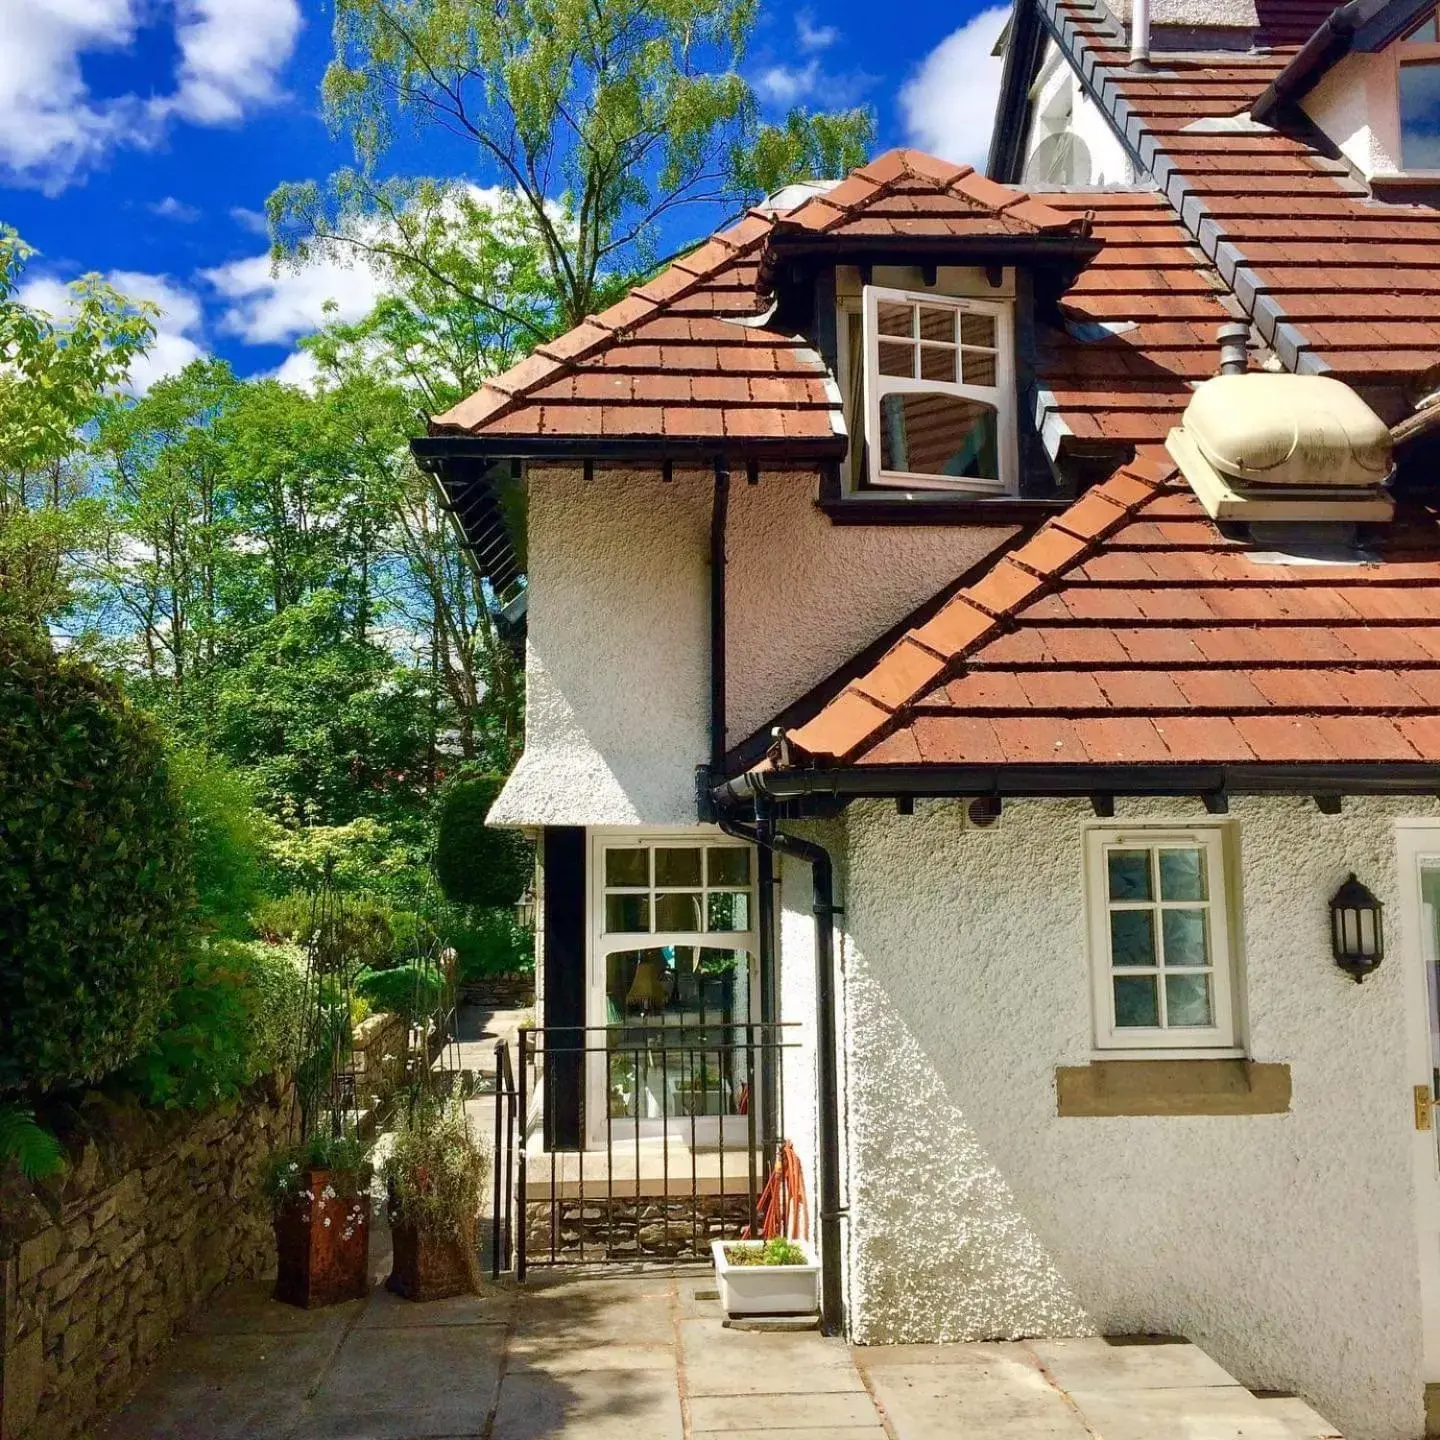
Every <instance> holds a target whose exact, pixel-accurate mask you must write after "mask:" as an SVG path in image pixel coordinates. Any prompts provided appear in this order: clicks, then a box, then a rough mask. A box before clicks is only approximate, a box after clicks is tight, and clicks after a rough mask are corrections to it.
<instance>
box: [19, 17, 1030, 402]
mask: <svg viewBox="0 0 1440 1440" xmlns="http://www.w3.org/2000/svg"><path fill="white" fill-rule="evenodd" d="M0 17H3V24H4V34H5V39H4V41H3V42H0V222H4V223H6V224H9V225H12V226H14V227H15V228H16V229H18V230H19V231H20V233H21V235H22V236H23V237H24V238H25V239H26V240H27V241H28V242H29V243H30V244H32V245H34V246H35V247H37V249H38V250H39V251H40V252H41V253H40V255H39V257H37V259H36V260H35V261H33V262H32V264H31V266H30V268H29V270H28V271H27V291H26V298H27V299H29V300H30V301H31V302H32V303H35V304H39V305H42V306H47V307H49V308H56V307H58V306H59V305H61V304H62V303H63V291H62V290H61V284H62V283H63V281H65V280H67V279H70V278H73V277H74V276H75V275H77V274H79V273H81V272H82V271H90V270H95V271H100V272H102V273H105V274H106V275H108V276H110V277H111V278H112V279H113V280H114V281H115V282H116V283H118V284H119V285H120V286H121V288H123V289H125V290H126V291H127V292H128V293H132V294H136V295H144V296H147V297H148V298H152V299H154V300H156V301H157V302H158V303H159V304H160V305H161V306H162V308H163V310H164V312H165V314H164V318H163V320H162V321H161V324H160V336H159V339H158V341H157V344H156V346H155V348H154V351H153V353H152V355H151V357H150V359H149V361H148V362H147V363H146V364H145V366H144V367H143V369H142V371H141V372H140V373H139V374H137V376H136V379H137V382H138V383H139V384H140V385H141V386H143V385H145V384H147V383H149V382H150V381H152V380H153V379H154V378H155V377H156V376H158V375H161V374H165V373H168V372H170V371H173V370H175V369H178V368H180V366H182V365H183V364H185V363H186V362H187V361H188V360H190V359H193V358H194V357H195V356H197V355H199V354H203V353H207V352H213V353H218V354H221V355H224V356H225V357H226V358H228V359H229V360H230V361H231V362H232V363H233V364H234V365H235V367H236V369H237V370H238V371H240V373H242V374H256V373H264V372H269V371H277V370H278V371H279V373H281V374H282V376H284V377H286V378H297V379H299V378H303V375H304V366H303V364H302V363H301V362H300V361H299V360H297V359H296V358H293V357H294V342H295V340H296V338H297V337H298V336H299V335H302V334H304V333H306V332H307V331H308V330H310V329H312V328H313V327H314V326H315V325H316V324H317V323H318V321H319V318H320V314H321V308H322V306H323V305H324V303H325V301H326V300H327V299H332V300H334V301H335V302H336V303H338V304H339V305H340V307H341V312H342V313H343V314H346V315H352V316H353V315H358V314H360V313H363V312H364V310H365V309H366V308H367V306H368V304H369V302H370V300H371V299H373V296H374V294H375V290H376V287H375V281H374V279H373V277H371V276H370V275H369V274H368V273H366V272H364V271H360V270H356V269H354V268H345V267H341V266H338V265H335V264H333V263H332V264H328V265H326V264H322V265H317V266H315V267H313V268H312V269H310V270H309V271H307V272H305V273H302V274H299V275H297V274H293V273H286V274H282V275H280V276H278V277H277V276H273V275H272V274H271V271H270V265H269V262H268V260H267V259H266V258H265V238H264V234H263V222H262V219H261V216H260V212H261V210H262V209H263V206H264V202H265V197H266V196H267V195H268V194H269V193H270V191H271V190H272V189H273V188H274V187H275V186H276V185H277V184H278V183H279V182H281V181H283V180H300V179H310V178H314V179H322V178H323V177H324V176H325V175H327V174H328V173H329V172H330V171H332V170H333V169H335V168H336V167H338V166H339V165H342V164H344V163H346V162H347V161H348V160H349V159H350V158H351V157H350V156H349V154H348V153H347V150H346V148H345V146H344V145H343V143H341V142H338V141H336V140H334V139H332V138H331V137H330V136H329V135H328V134H327V132H326V129H325V126H324V124H323V122H322V120H321V118H320V114H319V100H318V90H319V83H320V77H321V74H322V72H323V70H324V68H325V64H326V61H327V60H328V58H329V55H330V33H329V32H330V18H331V17H330V7H329V6H328V5H327V4H324V3H321V0H0ZM1001 18H1002V14H1001V12H1000V11H999V10H996V9H985V8H983V5H977V4H973V3H972V4H971V5H969V6H968V8H967V7H966V6H965V5H963V4H962V5H960V6H956V5H942V4H939V3H925V0H921V3H914V4H910V5H907V6H901V5H896V6H886V7H883V8H882V7H876V6H875V5H873V4H864V5H862V4H860V3H858V0H834V3H831V4H828V5H816V6H814V7H813V8H809V9H800V10H796V9H794V8H792V7H790V6H788V5H785V4H783V3H779V0H766V3H765V8H764V10H763V11H762V15H761V21H760V25H759V27H758V28H757V31H756V33H755V36H754V38H753V40H752V44H751V49H750V53H749V55H748V56H747V59H746V63H745V71H746V74H747V75H748V77H749V78H750V80H751V81H752V83H753V84H754V85H755V86H756V89H757V91H758V92H759V94H760V95H761V97H762V100H763V101H764V103H765V104H766V107H767V109H768V110H769V111H771V112H772V113H773V114H775V115H776V116H778V115H781V114H783V113H784V111H785V110H786V109H787V108H788V107H789V106H790V105H792V104H804V105H808V106H817V107H818V106H836V105H842V104H855V103H863V104H869V105H871V106H872V107H873V108H874V109H875V111H876V114H877V117H878V120H879V127H880V137H879V141H880V146H881V148H887V147H889V146H891V145H895V144H902V143H910V144H918V145H921V146H922V147H924V148H926V149H929V150H932V151H935V152H936V153H940V154H944V155H947V156H949V157H950V158H952V159H956V160H970V161H973V162H976V163H980V161H981V159H982V158H983V154H984V149H985V145H986V142H987V140H988V133H989V124H990V113H991V110H992V108H993V104H994V95H995V88H996V82H997V79H998V66H997V64H996V63H995V62H994V61H993V60H991V59H990V58H989V55H988V52H989V49H990V47H991V44H992V43H993V40H994V37H995V35H996V33H997V32H998V29H999V25H1000V20H1001ZM393 158H394V163H395V167H396V168H397V169H400V170H403V171H408V172H410V173H432V174H434V173H438V174H442V175H443V174H450V175H460V174H467V178H470V179H472V180H475V181H477V182H479V183H482V184H483V183H487V182H489V181H490V180H492V179H493V177H492V176H489V175H486V174H484V173H483V172H479V171H476V170H474V169H469V170H468V171H467V165H468V163H469V161H470V157H469V156H468V154H467V153H466V152H464V151H463V150H458V149H456V150H451V151H448V152H446V153H445V154H444V155H443V156H441V155H437V154H436V153H434V152H433V151H426V150H424V149H422V148H421V147H420V146H419V145H418V144H416V143H414V142H409V143H407V144H404V145H402V146H401V147H400V149H399V150H398V152H397V153H396V154H395V156H394V157H393ZM697 223H698V222H697ZM667 238H670V237H667ZM673 238H674V240H675V242H676V243H680V242H683V241H684V240H686V239H689V238H691V237H690V236H688V235H676V236H675V237H673Z"/></svg>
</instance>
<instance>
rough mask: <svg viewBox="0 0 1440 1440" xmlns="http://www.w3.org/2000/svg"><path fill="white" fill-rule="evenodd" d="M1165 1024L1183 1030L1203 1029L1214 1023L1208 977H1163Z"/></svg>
mask: <svg viewBox="0 0 1440 1440" xmlns="http://www.w3.org/2000/svg"><path fill="white" fill-rule="evenodd" d="M1165 1023H1166V1024H1167V1025H1169V1026H1171V1027H1172V1028H1175V1029H1184V1030H1189V1029H1194V1028H1196V1027H1200V1028H1205V1027H1207V1026H1210V1025H1213V1024H1214V1023H1215V1020H1214V1011H1213V1009H1212V1008H1211V1005H1210V977H1209V976H1208V975H1167V976H1166V977H1165Z"/></svg>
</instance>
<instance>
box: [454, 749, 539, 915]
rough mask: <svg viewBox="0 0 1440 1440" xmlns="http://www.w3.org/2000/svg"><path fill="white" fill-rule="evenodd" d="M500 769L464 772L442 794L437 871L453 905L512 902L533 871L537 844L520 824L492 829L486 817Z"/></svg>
mask: <svg viewBox="0 0 1440 1440" xmlns="http://www.w3.org/2000/svg"><path fill="white" fill-rule="evenodd" d="M504 783H505V777H504V776H503V775H476V776H462V777H461V778H459V779H457V780H454V781H452V782H451V783H450V784H449V785H448V786H447V787H446V789H445V792H444V794H443V795H442V796H441V797H440V823H439V832H438V836H437V839H436V844H435V873H436V875H437V876H438V877H439V880H440V888H441V889H442V890H443V891H444V892H445V898H446V899H447V900H450V901H452V902H453V903H454V904H457V905H475V906H482V907H493V906H497V905H514V904H516V903H517V902H518V901H519V899H520V897H521V896H522V895H523V894H524V893H525V891H526V889H527V888H528V887H529V885H530V882H531V880H532V878H533V877H534V873H535V847H534V846H533V845H532V844H530V842H529V841H528V840H526V839H525V837H524V836H523V835H521V834H520V832H519V831H518V830H503V829H492V828H491V827H490V826H488V825H486V823H485V817H486V816H487V815H488V814H489V813H490V807H491V806H492V805H494V803H495V797H496V796H497V795H499V793H500V788H501V786H502V785H504Z"/></svg>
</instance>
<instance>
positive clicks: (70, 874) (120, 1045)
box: [0, 627, 194, 1094]
mask: <svg viewBox="0 0 1440 1440" xmlns="http://www.w3.org/2000/svg"><path fill="white" fill-rule="evenodd" d="M193 907H194V889H193V882H192V878H191V870H190V854H189V846H188V842H187V837H186V833H185V824H184V818H183V815H182V813H181V808H180V805H179V804H178V802H177V799H176V796H175V792H174V790H173V788H172V786H171V783H170V778H169V774H168V770H167V767H166V763H165V757H164V751H163V748H162V746H161V743H160V738H159V735H158V734H157V731H156V729H155V726H154V725H153V723H152V722H150V721H149V720H148V719H146V718H145V717H144V716H142V715H140V714H139V713H138V712H137V711H135V710H134V709H132V708H131V706H130V705H128V704H127V703H126V702H125V700H124V699H123V698H122V697H121V696H120V694H119V692H118V691H117V690H116V689H115V688H114V687H113V686H111V685H109V684H107V683H105V682H104V681H102V680H100V679H99V678H98V677H97V676H96V675H95V674H94V673H93V672H92V671H91V670H89V669H88V668H86V667H85V666H82V665H79V664H76V663H73V662H72V661H70V660H68V659H66V658H65V657H63V656H61V657H57V656H55V655H54V654H52V653H51V651H50V649H49V646H48V645H46V644H44V643H43V642H40V641H36V640H32V639H28V638H26V637H24V636H22V635H21V634H20V633H19V632H17V631H15V630H13V629H12V630H6V629H5V628H3V627H0V954H3V955H4V963H3V965H0V1094H3V1093H5V1092H6V1091H17V1090H22V1089H25V1090H29V1091H30V1092H32V1093H38V1092H41V1091H45V1090H48V1089H51V1088H53V1087H56V1086H62V1085H67V1084H74V1083H81V1082H84V1081H89V1080H95V1079H98V1078H99V1077H101V1076H102V1075H105V1074H107V1073H109V1072H110V1071H112V1070H114V1069H116V1068H118V1067H119V1066H122V1065H124V1064H126V1063H127V1062H128V1061H130V1060H131V1059H132V1058H133V1057H134V1056H135V1055H136V1054H137V1053H138V1052H139V1051H140V1050H141V1049H142V1048H143V1047H144V1046H145V1045H146V1044H147V1043H148V1042H149V1041H150V1039H151V1037H152V1036H153V1035H154V1033H155V1028H156V1024H157V1022H158V1020H159V1017H160V1013H161V1011H162V1010H163V1008H164V1006H165V1004H166V1001H167V1000H168V998H169V996H170V994H171V992H172V990H173V989H174V986H175V981H176V978H177V971H178V966H179V958H180V957H181V956H182V955H183V954H184V953H185V951H186V950H187V948H188V946H189V944H190V942H191V938H192V933H193V918H192V917H193Z"/></svg>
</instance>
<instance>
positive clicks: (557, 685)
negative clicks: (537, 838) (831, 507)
mask: <svg viewBox="0 0 1440 1440" xmlns="http://www.w3.org/2000/svg"><path fill="white" fill-rule="evenodd" d="M713 484H714V481H713V476H712V474H711V473H710V472H708V471H707V472H688V473H687V472H681V471H679V470H677V471H676V472H675V475H674V478H673V480H672V481H671V483H669V484H666V483H664V481H663V480H662V479H661V476H660V472H659V471H658V470H654V471H635V472H629V471H612V470H604V469H600V468H597V469H596V471H595V474H594V477H593V478H592V479H591V480H588V481H587V480H586V479H585V478H584V475H583V472H582V471H581V470H580V468H579V467H573V468H552V469H540V468H538V467H536V468H533V469H532V470H531V472H530V481H529V516H528V534H527V540H528V548H529V559H530V608H529V619H528V628H529V638H528V641H527V649H526V702H525V703H526V709H525V754H524V756H523V757H522V759H521V761H520V763H519V765H518V766H517V767H516V769H515V772H514V774H513V775H512V776H511V777H510V780H509V782H508V783H507V785H506V786H505V789H504V791H503V792H502V794H501V796H500V799H499V800H498V801H497V802H496V805H495V808H494V810H493V811H492V812H491V820H492V822H493V823H496V824H503V825H676V824H688V823H691V822H693V821H694V819H695V767H696V766H697V765H702V764H704V763H705V762H706V761H707V760H708V759H709V749H710V747H709V729H708V726H709V705H710V699H709V683H710V681H709V674H710V635H709V603H710V595H709V546H710V539H709V536H710V514H711V504H712V498H713ZM816 488H817V477H816V475H815V474H814V473H813V472H811V473H803V472H792V473H785V472H778V471H762V472H761V475H760V479H759V483H758V484H756V485H749V484H747V483H746V481H745V478H744V471H743V469H738V468H737V470H736V471H735V473H734V475H733V477H732V481H731V495H730V520H729V526H728V541H727V547H726V548H727V555H728V573H727V595H728V600H727V647H726V648H727V659H728V682H729V684H728V689H729V698H728V706H729V716H728V719H729V727H728V734H729V740H730V743H731V744H734V743H736V742H738V741H740V740H742V739H744V738H745V737H746V736H747V735H748V734H750V733H751V732H752V731H754V730H756V729H757V728H759V727H760V726H761V725H763V724H764V723H765V722H766V721H768V720H769V719H770V718H771V717H772V716H773V715H775V714H776V712H778V711H779V710H781V709H783V708H784V707H785V706H786V705H788V704H789V703H790V702H791V701H793V700H796V699H798V698H799V697H800V696H802V695H804V694H805V693H806V691H808V690H809V689H810V688H811V687H812V686H814V685H816V684H818V683H819V682H820V681H821V680H823V679H825V678H826V676H828V675H829V674H831V673H832V672H833V671H834V670H835V669H837V668H838V667H839V666H841V665H843V664H844V663H845V662H846V661H847V660H849V659H851V658H852V657H853V656H854V655H855V654H857V653H858V652H859V651H861V650H863V649H864V648H865V647H866V646H867V645H868V644H870V643H871V641H873V640H875V639H877V638H878V637H879V636H881V635H883V634H884V633H885V632H886V631H887V630H889V629H890V628H891V627H892V626H893V625H896V624H898V623H899V622H900V621H901V620H902V619H904V618H905V616H906V615H908V614H909V613H910V612H911V611H912V610H914V609H915V608H916V607H917V606H919V605H921V604H922V603H924V602H925V601H926V600H928V599H929V598H930V597H931V596H932V595H934V594H936V593H937V592H938V591H939V590H941V589H942V588H943V587H944V586H945V585H947V584H948V583H949V582H951V581H952V580H954V579H956V578H957V577H958V576H960V575H961V574H963V573H964V572H965V571H966V570H967V569H969V568H970V567H971V566H972V565H974V564H975V563H976V562H977V561H978V560H980V559H981V558H982V557H983V556H985V555H987V554H988V553H990V552H991V551H993V550H994V549H995V548H996V547H997V546H998V545H1000V543H1001V542H1002V541H1003V540H1004V539H1005V538H1006V537H1007V536H1009V535H1011V534H1013V533H1014V527H1013V526H1005V527H964V528H959V527H933V528H932V527H929V526H913V525H906V526H894V527H884V526H836V525H832V524H831V523H830V521H829V519H828V518H827V517H826V516H825V514H824V513H823V512H822V511H820V510H819V509H818V508H817V507H816V505H815V503H814V500H815V493H816Z"/></svg>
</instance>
